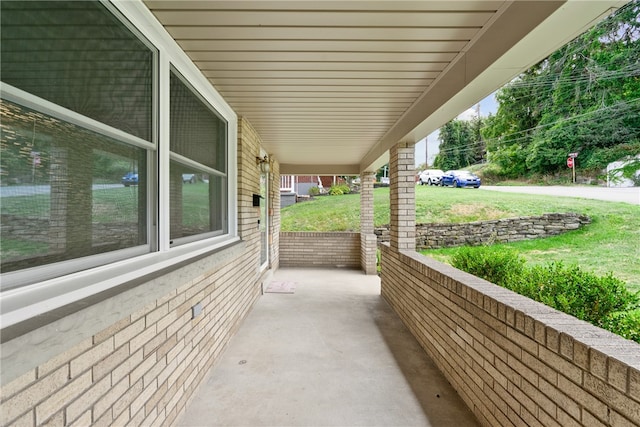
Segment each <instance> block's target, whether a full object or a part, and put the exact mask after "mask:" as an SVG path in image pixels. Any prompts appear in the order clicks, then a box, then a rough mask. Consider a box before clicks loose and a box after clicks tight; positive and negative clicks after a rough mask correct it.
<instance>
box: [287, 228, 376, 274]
mask: <svg viewBox="0 0 640 427" xmlns="http://www.w3.org/2000/svg"><path fill="white" fill-rule="evenodd" d="M374 239H375V237H374ZM280 267H347V268H357V269H360V233H348V232H344V233H342V232H324V233H319V232H318V233H314V232H281V233H280Z"/></svg>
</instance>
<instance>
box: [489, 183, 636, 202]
mask: <svg viewBox="0 0 640 427" xmlns="http://www.w3.org/2000/svg"><path fill="white" fill-rule="evenodd" d="M480 188H481V189H483V190H490V191H502V192H505V193H523V194H544V195H547V196H561V197H578V198H581V199H596V200H605V201H608V202H624V203H630V204H632V205H640V188H639V187H628V188H607V187H591V186H559V185H554V186H544V187H537V186H514V187H497V186H492V185H483V186H482V187H480Z"/></svg>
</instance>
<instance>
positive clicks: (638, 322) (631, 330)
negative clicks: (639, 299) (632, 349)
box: [601, 310, 640, 343]
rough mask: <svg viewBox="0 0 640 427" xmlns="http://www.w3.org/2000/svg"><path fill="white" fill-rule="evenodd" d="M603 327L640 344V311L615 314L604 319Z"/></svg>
mask: <svg viewBox="0 0 640 427" xmlns="http://www.w3.org/2000/svg"><path fill="white" fill-rule="evenodd" d="M601 327H602V328H604V329H607V330H609V331H611V332H613V333H615V334H618V335H620V336H621V337H624V338H626V339H628V340H632V341H635V342H639V343H640V310H635V311H623V312H619V313H613V314H611V315H610V316H608V317H607V318H606V319H604V322H603V323H602V326H601Z"/></svg>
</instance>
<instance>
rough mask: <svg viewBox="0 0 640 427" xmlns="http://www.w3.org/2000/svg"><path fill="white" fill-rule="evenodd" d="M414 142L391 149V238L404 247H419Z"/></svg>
mask: <svg viewBox="0 0 640 427" xmlns="http://www.w3.org/2000/svg"><path fill="white" fill-rule="evenodd" d="M414 151H415V148H414V146H413V144H411V143H406V142H400V143H398V144H396V145H394V146H393V147H391V150H389V157H390V158H389V172H390V178H391V186H390V189H389V199H390V204H391V215H390V226H391V231H390V241H391V247H393V248H396V249H400V250H414V249H415V248H416V237H415V236H416V214H415V212H416V202H415V191H416V183H415V165H414V155H415V154H414Z"/></svg>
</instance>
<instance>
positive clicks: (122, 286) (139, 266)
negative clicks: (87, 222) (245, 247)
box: [0, 238, 240, 343]
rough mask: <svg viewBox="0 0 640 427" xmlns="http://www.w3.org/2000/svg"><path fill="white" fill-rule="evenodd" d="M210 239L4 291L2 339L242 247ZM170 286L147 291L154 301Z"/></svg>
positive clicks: (232, 241) (0, 320)
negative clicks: (217, 254)
mask: <svg viewBox="0 0 640 427" xmlns="http://www.w3.org/2000/svg"><path fill="white" fill-rule="evenodd" d="M205 243H206V241H204V242H197V243H194V244H193V245H185V246H184V247H179V248H176V249H172V250H170V251H167V252H164V253H158V252H155V253H150V254H146V255H143V256H139V257H135V258H132V259H130V260H125V261H121V262H117V263H113V264H108V265H105V266H101V267H97V268H94V269H91V270H88V271H80V272H77V273H73V274H69V275H66V276H62V277H59V278H55V279H51V280H47V281H43V282H40V283H37V284H34V285H29V286H24V287H21V288H17V289H11V290H8V291H4V292H2V294H0V313H1V314H0V325H1V328H2V329H1V332H2V335H1V337H0V342H2V343H5V342H7V341H10V340H12V339H14V338H16V337H19V336H21V335H24V334H25V333H28V332H30V331H32V330H34V329H37V328H40V327H42V326H44V325H47V324H50V323H52V322H54V321H56V320H59V319H62V318H64V317H66V316H68V315H70V314H73V313H76V312H78V311H80V310H83V309H86V308H87V307H90V306H92V305H95V304H97V303H99V302H101V301H104V300H106V299H109V298H111V297H114V296H116V295H118V294H121V293H123V292H125V291H129V290H131V289H134V288H136V287H138V286H140V285H142V284H145V283H148V282H151V281H153V280H154V279H156V278H158V277H161V276H163V275H166V274H167V273H170V272H172V271H174V270H177V269H179V268H180V267H183V266H185V265H188V264H191V263H194V262H196V261H198V260H200V259H203V258H205V257H208V256H210V255H213V254H215V253H220V255H221V256H220V261H223V260H225V259H227V258H228V257H233V256H235V253H236V251H235V250H232V248H234V247H237V246H238V243H240V240H239V239H238V238H233V239H225V240H224V241H221V242H218V243H217V244H212V243H208V244H205ZM170 290H171V289H169V288H168V287H166V286H164V287H163V286H160V287H155V288H154V289H149V290H147V291H146V295H147V296H148V300H149V301H151V300H152V299H153V298H157V297H159V296H162V295H163V294H166V293H167V292H169V291H170ZM106 326H108V325H106ZM106 326H105V327H106Z"/></svg>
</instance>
